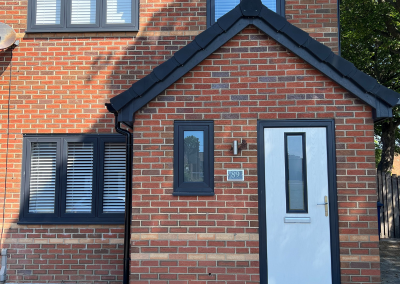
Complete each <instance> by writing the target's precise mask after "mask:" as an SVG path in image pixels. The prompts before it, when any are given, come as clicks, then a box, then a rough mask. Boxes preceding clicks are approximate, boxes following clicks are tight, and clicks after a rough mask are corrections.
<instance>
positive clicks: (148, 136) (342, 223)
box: [132, 28, 380, 284]
mask: <svg viewBox="0 0 400 284" xmlns="http://www.w3.org/2000/svg"><path fill="white" fill-rule="evenodd" d="M239 48H240V49H239ZM300 118H302V119H304V118H308V119H316V118H333V119H335V123H336V131H335V134H336V149H337V182H338V185H337V186H338V200H339V228H340V252H341V256H340V259H341V269H342V270H341V273H342V283H343V284H345V283H380V277H379V250H378V235H377V219H376V203H375V202H376V190H375V167H374V144H373V120H372V118H371V108H370V107H368V106H366V105H365V104H364V103H362V102H361V101H360V100H358V99H356V98H355V97H353V96H352V95H350V94H348V93H347V92H346V91H345V90H344V89H343V88H341V87H339V86H338V85H337V84H335V83H333V82H332V81H331V80H329V79H328V78H326V77H325V76H324V75H322V74H321V73H320V72H318V71H316V70H314V69H313V68H312V67H311V66H309V65H308V64H306V63H305V62H304V61H303V60H301V59H299V58H297V57H296V56H294V55H293V54H292V53H290V52H289V51H287V50H286V49H285V48H283V47H281V46H280V45H278V44H277V43H276V42H274V41H273V40H272V39H270V38H268V37H267V36H265V35H263V34H262V33H261V32H259V31H258V30H257V29H255V28H248V29H246V30H245V31H243V32H242V33H240V34H239V35H237V36H235V37H234V38H233V39H232V40H230V41H229V42H228V43H227V44H225V45H224V46H223V47H222V48H220V49H219V50H218V51H216V52H215V53H214V54H213V55H211V56H210V57H209V58H207V59H205V60H204V61H203V62H202V63H200V64H199V65H198V66H197V67H195V68H194V69H193V70H192V71H190V72H188V73H187V74H186V75H185V76H184V77H183V78H181V79H180V80H178V81H177V82H176V83H175V84H174V85H173V86H171V87H170V88H168V89H167V90H166V91H165V92H164V93H163V94H161V95H160V96H158V97H157V98H156V99H155V100H153V101H152V102H150V103H149V104H148V105H147V106H146V107H144V108H142V109H141V110H140V111H139V112H138V113H137V114H136V116H135V119H136V121H135V128H134V132H135V140H134V144H135V146H134V147H135V151H134V195H133V199H134V201H133V207H134V208H135V213H134V215H133V219H134V223H133V224H132V248H133V250H132V260H134V261H132V274H133V275H132V279H136V280H140V281H142V282H140V283H150V282H148V281H151V280H156V279H158V280H166V279H170V280H193V281H195V280H196V281H204V280H216V281H244V282H251V281H258V280H259V271H258V231H257V227H258V221H257V220H258V212H257V193H258V191H257V188H258V184H257V145H256V137H257V131H256V125H257V119H300ZM198 119H210V120H213V121H214V127H215V128H214V135H215V138H214V147H215V151H214V157H215V158H214V159H215V172H214V174H215V196H212V197H173V196H172V195H171V193H172V190H173V189H172V181H173V171H172V165H173V158H172V157H173V123H174V120H198ZM242 139H245V140H246V141H247V143H248V149H247V150H244V151H242V152H241V154H239V155H238V156H233V155H232V152H231V151H230V147H231V145H232V140H239V141H241V140H242ZM232 168H242V169H244V170H245V181H244V182H227V181H226V171H227V169H232ZM210 273H211V274H210ZM138 283H139V282H138Z"/></svg>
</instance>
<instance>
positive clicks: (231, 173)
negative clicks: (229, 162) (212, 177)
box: [228, 170, 244, 181]
mask: <svg viewBox="0 0 400 284" xmlns="http://www.w3.org/2000/svg"><path fill="white" fill-rule="evenodd" d="M228 181H244V170H228Z"/></svg>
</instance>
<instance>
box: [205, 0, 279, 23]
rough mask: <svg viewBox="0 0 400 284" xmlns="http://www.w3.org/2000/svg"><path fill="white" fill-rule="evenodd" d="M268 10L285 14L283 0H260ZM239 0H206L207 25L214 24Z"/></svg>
mask: <svg viewBox="0 0 400 284" xmlns="http://www.w3.org/2000/svg"><path fill="white" fill-rule="evenodd" d="M261 2H262V3H263V4H264V5H265V6H267V7H268V8H269V9H270V10H272V11H274V12H276V13H278V14H279V15H281V16H285V1H284V0H261ZM239 3H240V0H207V26H211V25H212V24H214V23H215V22H216V21H217V20H218V19H219V18H221V17H222V16H223V15H225V14H226V13H228V12H229V11H230V10H232V9H233V8H235V7H236V6H237V5H238V4H239Z"/></svg>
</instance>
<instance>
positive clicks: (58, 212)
mask: <svg viewBox="0 0 400 284" xmlns="http://www.w3.org/2000/svg"><path fill="white" fill-rule="evenodd" d="M84 141H85V142H94V144H93V148H94V163H93V164H94V170H93V189H92V190H93V191H92V208H93V210H92V212H91V213H87V214H86V213H65V208H66V189H65V185H66V176H65V175H64V174H65V173H66V163H65V161H66V158H67V152H66V151H67V147H66V145H67V142H84ZM32 142H56V143H57V160H56V166H57V169H58V170H57V171H56V186H55V199H54V213H29V194H30V192H29V184H30V153H31V143H32ZM106 142H115V143H125V142H126V141H125V137H124V136H122V135H119V134H81V135H79V134H77V135H74V134H71V135H65V134H53V135H38V134H24V137H23V154H22V173H21V197H20V214H19V221H18V224H123V223H124V213H103V210H102V208H103V200H102V196H103V192H104V184H103V171H102V170H101V169H102V166H103V165H104V155H100V154H101V153H102V152H101V151H103V150H104V145H105V143H106ZM103 153H104V152H103Z"/></svg>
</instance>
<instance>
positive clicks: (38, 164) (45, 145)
mask: <svg viewBox="0 0 400 284" xmlns="http://www.w3.org/2000/svg"><path fill="white" fill-rule="evenodd" d="M56 161H57V143H56V142H34V143H32V144H31V171H30V183H29V213H54V200H55V189H56V169H57V164H56Z"/></svg>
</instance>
